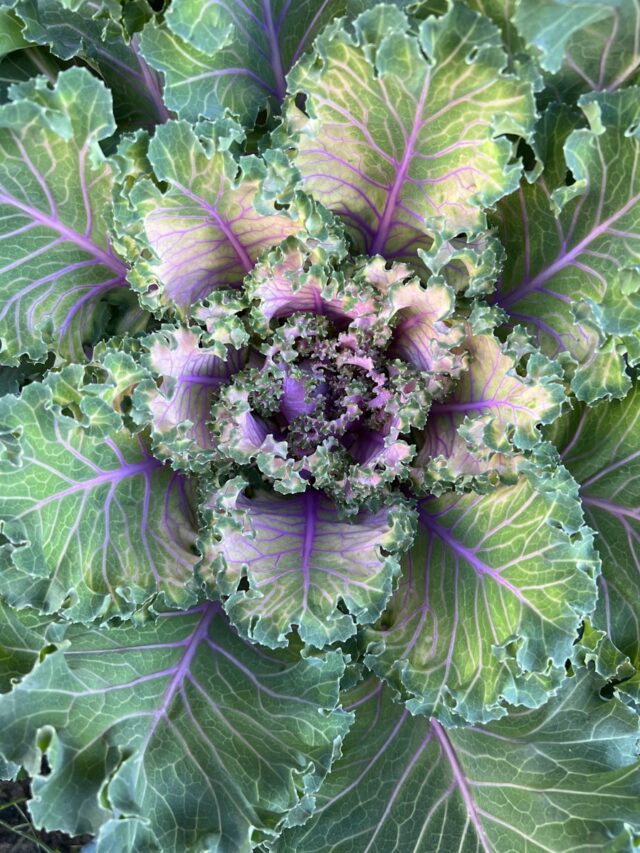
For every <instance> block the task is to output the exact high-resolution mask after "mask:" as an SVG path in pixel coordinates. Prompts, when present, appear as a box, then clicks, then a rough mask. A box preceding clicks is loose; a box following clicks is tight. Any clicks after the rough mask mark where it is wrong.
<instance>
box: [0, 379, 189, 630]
mask: <svg viewBox="0 0 640 853" xmlns="http://www.w3.org/2000/svg"><path fill="white" fill-rule="evenodd" d="M98 402H100V401H98ZM91 403H92V400H91V398H88V397H87V398H84V406H85V408H86V410H87V411H88V410H89V406H90V405H91ZM112 414H114V415H115V413H113V412H112ZM118 420H119V418H118V417H116V423H117V421H118ZM0 442H1V444H0V449H4V451H5V452H4V453H3V454H2V455H1V456H0V470H1V472H2V483H3V488H2V495H1V497H0V518H1V519H2V532H3V534H4V536H5V537H6V538H7V539H8V540H9V542H10V543H11V545H12V547H5V548H4V551H3V555H2V562H3V577H2V587H3V591H4V593H5V594H6V595H7V597H8V598H9V600H10V601H11V602H12V603H14V604H17V605H19V606H24V605H25V604H30V605H32V606H34V607H37V608H40V609H42V610H43V611H44V612H47V613H52V612H54V611H57V610H59V609H60V608H65V613H66V615H67V616H68V618H70V619H76V620H80V621H89V620H91V619H94V618H96V617H97V616H102V617H108V616H113V615H117V614H120V615H126V614H128V613H130V612H131V611H132V610H133V609H134V607H135V605H136V604H139V603H141V602H143V601H145V600H148V599H149V598H150V597H151V596H153V595H154V594H155V593H156V592H162V593H163V594H164V596H165V597H166V599H167V600H168V601H170V602H173V603H176V604H187V603H189V602H190V601H191V602H192V601H193V593H192V592H190V591H189V588H188V582H189V579H190V577H191V575H192V570H193V566H194V564H195V562H196V559H197V556H196V551H195V538H196V532H195V529H194V524H195V520H194V511H193V508H192V505H191V497H190V486H189V484H188V483H187V481H185V480H184V479H183V478H182V477H181V475H179V474H177V473H174V472H172V471H171V470H168V469H167V468H166V467H163V466H162V463H161V462H159V461H158V460H157V459H155V458H154V457H153V456H151V455H150V453H149V451H148V450H147V448H146V447H145V444H144V441H143V439H142V437H141V436H132V435H130V434H129V433H128V432H127V431H126V430H124V429H118V428H113V429H112V431H111V433H110V434H109V435H107V436H105V435H104V434H103V433H102V431H92V430H91V429H89V428H86V427H85V426H82V425H80V424H79V423H78V422H77V421H76V420H75V419H73V418H71V417H67V416H65V415H63V414H61V413H59V412H58V411H57V407H56V406H54V405H53V403H52V392H51V389H50V388H49V387H48V386H47V385H42V384H33V385H29V386H28V387H27V388H25V389H24V391H23V392H22V396H21V397H20V399H19V400H16V398H15V397H4V398H3V399H2V401H1V402H0Z"/></svg>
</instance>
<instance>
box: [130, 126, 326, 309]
mask: <svg viewBox="0 0 640 853" xmlns="http://www.w3.org/2000/svg"><path fill="white" fill-rule="evenodd" d="M242 135H243V132H242V129H241V128H240V126H239V125H237V124H235V123H234V122H231V121H227V122H221V123H219V124H218V125H216V126H214V125H209V124H207V125H199V126H198V127H197V128H195V129H194V128H193V127H192V126H191V125H189V124H187V122H185V121H175V122H168V123H167V124H164V125H161V126H160V127H158V128H157V129H156V132H155V134H154V136H153V138H152V139H151V141H150V142H149V143H148V152H147V155H146V156H148V162H146V164H145V161H144V156H141V155H140V151H139V150H138V149H136V150H135V156H136V157H137V158H138V159H136V160H134V159H133V157H134V154H133V153H132V148H130V147H129V145H127V146H125V147H124V148H123V150H122V152H121V166H120V191H121V193H122V196H123V202H122V203H121V204H119V205H118V207H117V214H116V215H117V223H116V224H117V231H118V235H119V238H120V244H121V245H120V248H121V251H122V253H123V254H125V255H128V256H129V257H135V256H136V253H137V258H138V259H137V261H136V262H135V264H134V268H133V271H132V272H131V274H130V281H131V283H132V284H133V286H134V287H135V288H136V289H137V290H138V291H139V292H140V294H141V300H142V302H143V304H144V305H145V306H147V307H149V308H151V309H152V310H154V311H162V310H167V309H170V310H172V311H175V312H176V313H178V314H179V315H180V316H188V315H189V314H190V312H191V308H192V307H193V305H194V303H196V302H197V301H198V300H200V299H203V298H204V297H205V296H207V295H208V294H209V293H211V292H212V291H213V290H215V289H217V288H221V287H236V286H238V285H239V284H241V283H242V280H243V278H244V276H245V275H246V274H247V273H249V272H250V271H251V270H252V269H253V266H254V264H255V262H256V260H257V258H258V257H259V256H260V255H261V254H262V253H263V252H265V251H266V250H267V249H269V248H271V247H272V246H273V245H275V244H276V243H279V242H280V241H281V240H283V239H284V238H285V237H287V236H288V235H289V234H293V233H295V232H296V231H299V230H301V228H302V225H303V224H304V221H305V217H306V215H307V214H308V213H310V212H311V210H312V209H313V207H312V206H311V208H307V209H304V208H301V209H297V208H296V209H294V205H292V206H291V208H289V207H287V208H286V209H282V210H277V209H276V208H275V206H274V203H273V202H267V201H266V200H265V199H264V198H263V185H264V182H265V180H269V181H270V182H271V184H272V185H273V184H274V183H277V178H276V169H277V168H279V167H283V168H284V171H285V173H286V174H287V175H288V174H289V171H290V170H289V169H288V166H287V165H286V164H283V162H282V159H281V158H277V159H278V166H277V167H274V168H273V169H270V168H269V167H268V166H266V165H265V163H264V162H263V161H262V160H258V159H257V158H256V157H243V158H241V159H240V160H239V161H238V160H237V159H236V157H235V156H234V155H233V154H232V153H231V152H230V150H229V148H230V146H232V145H233V143H234V141H235V140H237V139H241V138H242ZM136 144H138V143H136V142H134V145H136ZM139 144H140V145H144V138H143V137H139ZM275 153H276V155H277V154H278V152H275ZM141 163H142V165H141ZM145 169H148V170H152V175H153V179H152V178H151V177H150V176H149V175H148V174H147V173H146V172H145V171H144V170H145ZM283 180H285V181H286V180H288V177H287V178H283ZM158 181H163V182H166V184H167V189H166V190H165V191H162V190H161V189H160V188H159V187H158V184H157V182H158ZM131 184H132V185H131ZM309 205H311V203H310V202H309ZM149 255H151V257H150V258H149Z"/></svg>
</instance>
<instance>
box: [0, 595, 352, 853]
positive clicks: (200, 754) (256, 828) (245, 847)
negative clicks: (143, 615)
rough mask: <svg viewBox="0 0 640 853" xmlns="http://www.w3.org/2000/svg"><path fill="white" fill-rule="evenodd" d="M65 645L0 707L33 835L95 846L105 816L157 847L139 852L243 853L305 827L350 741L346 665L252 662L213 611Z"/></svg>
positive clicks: (256, 655) (84, 632)
mask: <svg viewBox="0 0 640 853" xmlns="http://www.w3.org/2000/svg"><path fill="white" fill-rule="evenodd" d="M67 639H68V640H69V642H70V644H63V645H62V646H61V647H60V648H59V649H58V650H57V651H55V652H53V653H52V654H49V655H47V656H46V657H45V659H44V660H43V661H42V662H41V663H40V664H39V665H38V666H37V667H36V668H35V669H34V670H33V672H32V673H31V674H30V675H29V676H27V677H26V678H25V679H23V681H22V682H21V683H20V685H19V686H18V687H16V689H15V690H14V692H13V693H12V694H9V695H8V696H6V697H5V698H3V699H2V700H0V720H1V721H2V725H1V728H2V733H1V734H0V749H1V750H2V752H3V754H5V755H6V757H7V758H9V759H10V760H16V761H19V762H21V763H23V764H24V765H25V767H26V768H27V769H28V770H29V772H30V773H31V774H32V775H33V776H34V781H33V794H34V799H33V800H32V802H31V804H30V811H31V814H32V815H33V818H34V821H35V822H36V824H37V825H45V826H47V827H50V828H54V827H55V828H59V829H62V830H64V831H66V832H69V833H72V834H73V833H77V832H83V831H88V832H96V831H97V830H98V829H99V827H100V825H101V824H104V823H106V822H107V821H108V820H109V819H110V818H111V817H112V811H111V810H112V809H113V810H115V811H116V812H117V813H119V814H122V815H123V816H124V817H127V818H128V819H129V820H130V821H131V824H130V825H129V827H128V832H126V833H125V835H126V836H127V837H128V839H129V841H130V842H133V840H134V839H135V841H136V842H138V843H139V842H140V838H141V836H142V837H144V838H145V843H147V844H148V843H149V842H150V840H151V839H150V836H151V837H152V838H153V840H154V842H155V843H154V845H153V846H150V847H144V849H150V850H162V851H163V853H173V851H175V853H179V851H180V853H182V851H187V850H193V851H195V850H203V849H208V850H212V851H213V850H218V851H231V850H233V851H238V852H239V853H248V851H250V850H251V849H252V846H253V845H256V844H258V843H260V842H261V841H264V840H266V839H269V838H272V837H273V836H274V835H275V834H277V832H278V830H279V828H280V827H281V826H282V825H283V823H284V822H285V820H287V819H289V820H295V817H294V815H295V814H296V813H299V814H300V816H302V815H306V813H308V811H309V809H310V807H311V805H312V795H313V792H314V791H315V789H316V788H317V787H318V785H319V784H320V782H321V781H322V778H323V777H324V775H325V774H326V773H327V771H328V770H329V768H330V766H331V763H332V760H333V758H334V753H335V752H337V749H338V747H339V744H340V740H341V738H342V737H343V736H344V734H346V732H347V730H348V728H349V723H350V716H349V715H348V714H345V713H344V712H342V711H340V710H336V706H337V703H338V697H339V694H338V688H339V680H340V676H341V674H342V672H343V670H344V663H343V659H342V655H340V654H339V653H337V652H333V653H330V654H329V655H327V656H326V657H323V658H309V659H307V660H301V659H300V658H299V657H297V656H294V655H291V654H289V653H282V652H280V653H274V654H264V652H261V651H260V650H258V649H257V648H256V647H255V646H252V645H251V644H248V643H245V642H244V641H242V640H240V639H239V638H238V636H237V635H236V634H235V632H234V631H233V630H231V629H230V627H229V625H228V621H227V619H226V617H225V616H224V614H223V613H222V611H221V607H220V605H219V604H218V603H217V602H210V603H208V604H205V605H202V606H200V607H196V608H194V609H192V610H190V611H185V612H180V613H178V612H173V613H167V614H160V615H159V617H158V619H157V620H156V622H149V623H147V624H146V625H142V626H136V627H133V626H125V627H111V628H108V629H107V628H102V629H99V628H82V627H80V626H77V627H73V628H70V629H69V631H68V633H67ZM18 709H19V710H18ZM70 714H71V715H72V716H71V722H70ZM42 750H46V752H47V756H48V761H49V763H50V765H51V768H52V771H51V773H50V774H49V775H48V776H41V775H40V760H41V751H42ZM292 812H293V813H292ZM135 824H138V826H137V827H136V826H135ZM106 831H107V832H112V831H113V823H111V824H109V823H107V826H106ZM116 837H117V836H116ZM138 843H136V844H133V843H132V846H131V847H130V848H128V849H140V847H139V846H138Z"/></svg>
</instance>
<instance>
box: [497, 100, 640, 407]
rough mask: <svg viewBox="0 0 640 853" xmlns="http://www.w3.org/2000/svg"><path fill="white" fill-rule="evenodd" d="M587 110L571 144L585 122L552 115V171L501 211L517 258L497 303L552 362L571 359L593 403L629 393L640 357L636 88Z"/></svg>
mask: <svg viewBox="0 0 640 853" xmlns="http://www.w3.org/2000/svg"><path fill="white" fill-rule="evenodd" d="M581 105H582V109H583V111H584V112H585V114H586V115H587V118H588V119H589V123H590V125H591V127H590V129H589V130H586V129H579V130H574V131H573V132H571V133H570V134H569V135H568V137H567V133H568V130H569V129H570V128H571V126H572V124H573V126H574V127H575V119H573V118H571V115H570V113H568V112H567V111H566V110H561V109H558V108H552V109H551V110H549V111H548V112H547V114H546V116H545V118H544V120H543V122H542V123H541V125H540V126H539V129H538V135H537V138H536V142H537V145H538V147H539V150H540V153H541V154H542V157H543V159H544V160H545V162H546V164H547V170H546V172H545V173H544V174H543V175H542V176H540V177H539V178H538V179H537V181H536V182H535V183H534V184H533V185H532V186H523V187H522V188H521V189H520V190H519V191H518V193H517V194H514V195H513V196H511V197H510V198H508V199H506V200H505V201H503V202H501V203H500V204H499V205H498V226H499V229H500V236H501V239H502V241H503V243H504V244H505V248H506V254H507V261H506V265H505V269H504V272H503V274H502V277H501V279H500V282H499V288H498V294H497V297H496V299H497V302H498V304H499V305H501V306H502V308H504V309H505V310H506V311H507V312H508V313H509V314H510V315H511V317H512V318H513V320H514V322H516V323H520V322H524V323H526V325H527V326H528V327H529V328H530V329H531V330H532V331H533V332H534V333H535V334H536V335H537V338H538V341H539V343H540V344H541V346H542V348H543V349H544V351H545V352H546V353H547V354H548V355H550V356H552V357H553V356H555V355H556V354H557V353H559V352H563V351H568V352H569V353H570V354H571V356H572V357H573V358H574V359H575V360H576V362H577V367H576V370H575V375H574V377H573V380H572V387H573V390H574V392H575V393H576V395H577V396H578V397H579V398H580V399H582V400H586V401H587V402H590V403H593V402H595V401H596V400H598V399H602V398H607V397H608V398H609V399H610V398H612V397H622V396H624V394H625V393H626V392H627V391H628V390H629V387H630V382H629V378H628V376H627V375H626V373H625V365H624V359H623V356H624V353H625V350H628V351H629V352H630V353H631V355H630V361H632V362H633V361H635V360H636V358H637V356H636V352H637V348H638V329H639V328H640V296H639V291H640V272H639V269H638V252H639V250H640V171H639V170H638V156H639V151H640V135H639V134H638V130H637V122H638V118H639V117H640V100H639V98H638V91H637V90H636V89H628V90H623V91H620V92H617V93H615V94H611V95H609V94H594V95H589V96H585V97H584V98H583V99H582V101H581ZM563 138H566V143H565V145H564V159H566V165H565V163H564V162H563V158H562V157H560V151H559V144H558V143H559V142H560V140H562V139H563ZM567 167H568V168H569V169H570V170H571V173H572V175H573V178H574V179H575V183H573V184H571V185H569V186H567V185H566V184H565V180H564V176H565V173H566V168H567Z"/></svg>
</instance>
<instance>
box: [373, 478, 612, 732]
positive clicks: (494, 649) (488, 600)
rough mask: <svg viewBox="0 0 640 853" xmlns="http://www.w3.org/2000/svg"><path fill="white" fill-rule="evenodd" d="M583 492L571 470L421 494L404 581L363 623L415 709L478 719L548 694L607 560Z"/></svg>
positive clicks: (377, 659)
mask: <svg viewBox="0 0 640 853" xmlns="http://www.w3.org/2000/svg"><path fill="white" fill-rule="evenodd" d="M576 492H577V488H576V486H575V484H574V483H573V481H572V480H571V478H570V477H569V476H568V475H567V474H566V472H565V471H563V470H562V469H560V470H559V471H558V472H557V473H556V474H554V475H553V476H550V475H548V476H546V477H545V478H540V479H538V478H535V477H533V475H531V477H529V478H527V477H522V478H521V480H520V482H519V483H518V484H517V485H515V486H501V487H499V488H496V489H494V490H493V491H491V492H490V493H489V494H486V495H477V494H473V493H471V494H464V495H460V494H448V495H445V496H444V497H442V498H438V499H431V500H425V501H424V502H421V505H420V510H419V517H418V534H417V538H416V542H415V544H414V546H413V548H412V549H411V551H409V552H408V554H407V556H406V558H405V560H404V565H403V579H402V582H401V584H400V585H399V587H398V589H397V591H396V593H395V594H394V597H393V598H392V600H391V603H390V605H389V607H388V608H387V611H386V612H385V614H384V615H383V617H382V619H381V620H380V621H379V623H378V624H377V625H376V626H375V627H373V628H369V629H366V630H365V632H364V635H365V639H366V640H367V642H368V654H367V657H366V663H367V666H369V667H370V668H371V669H373V671H374V672H376V673H377V674H378V675H380V676H381V677H383V678H385V679H387V680H389V681H390V683H392V684H393V685H395V686H396V687H397V689H398V690H399V691H400V692H401V695H402V696H403V697H404V698H405V700H406V701H407V702H408V706H409V709H410V710H411V711H412V712H414V713H425V714H431V715H434V716H436V717H437V718H438V719H440V720H442V721H443V722H445V723H447V722H456V723H459V722H460V721H461V720H467V721H468V722H472V723H476V722H486V721H489V720H492V719H497V718H499V717H502V716H504V714H505V713H506V708H505V703H507V702H509V703H511V704H514V705H521V704H522V705H526V706H527V707H537V706H538V705H541V704H543V703H544V702H545V701H546V700H547V698H548V692H549V691H552V690H553V689H555V687H556V686H557V684H558V681H559V679H561V678H562V677H563V675H564V663H565V660H566V659H567V658H568V657H569V656H570V654H571V650H572V646H573V642H574V640H575V638H576V635H577V630H578V627H579V625H580V621H581V618H582V617H583V616H584V615H585V614H588V613H590V612H591V611H592V610H593V608H594V607H595V599H596V584H595V575H596V574H597V570H598V560H597V556H596V554H595V551H594V549H593V545H592V538H593V537H592V533H591V531H590V530H588V529H587V528H584V526H583V525H582V514H581V511H580V506H579V503H578V501H577V494H576Z"/></svg>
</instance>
